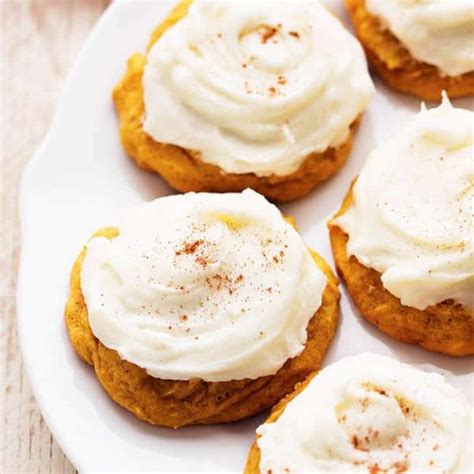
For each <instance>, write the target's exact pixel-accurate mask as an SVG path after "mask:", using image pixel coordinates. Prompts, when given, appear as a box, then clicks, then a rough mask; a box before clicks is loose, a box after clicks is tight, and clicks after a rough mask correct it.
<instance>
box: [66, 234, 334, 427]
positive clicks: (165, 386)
mask: <svg viewBox="0 0 474 474" xmlns="http://www.w3.org/2000/svg"><path fill="white" fill-rule="evenodd" d="M117 235H118V230H117V229H115V228H105V229H101V230H99V231H98V232H97V233H96V234H94V236H103V237H107V238H109V239H112V238H114V237H116V236H117ZM311 253H312V256H313V258H314V261H315V263H316V265H318V267H319V268H320V269H321V270H322V271H323V272H324V274H325V275H326V276H327V279H328V283H327V286H326V289H325V291H324V294H323V299H322V304H321V306H320V308H319V309H318V311H317V312H316V313H315V315H314V316H313V318H312V319H311V320H310V322H309V324H308V326H307V333H308V340H307V343H306V345H305V349H304V350H303V352H302V353H301V354H300V355H299V356H298V357H295V358H293V359H289V360H288V361H287V362H286V363H285V365H284V366H283V367H282V368H281V369H280V370H279V371H278V372H277V373H276V374H275V375H271V376H266V377H260V378H258V379H255V380H249V379H245V380H235V381H230V382H205V381H203V380H199V379H193V380H189V381H174V380H162V379H157V378H154V377H151V376H150V375H148V374H147V373H146V371H145V370H144V369H142V368H140V367H138V366H137V365H135V364H132V363H130V362H127V361H125V360H123V359H121V358H120V356H119V355H118V353H117V352H116V351H114V350H112V349H108V348H107V347H105V346H104V345H103V344H102V343H101V342H100V341H99V340H98V339H97V338H96V337H95V336H94V334H93V333H92V330H91V328H90V325H89V320H88V314H87V307H86V304H85V301H84V297H83V294H82V291H81V277H80V275H81V266H82V262H83V260H84V256H85V254H86V248H84V249H83V250H82V252H81V254H80V255H79V257H78V258H77V260H76V262H75V263H74V266H73V268H72V272H71V290H70V296H69V300H68V302H67V304H66V310H65V319H66V326H67V329H68V333H69V338H70V340H71V343H72V345H73V347H74V349H75V351H76V352H77V354H78V355H79V356H80V357H81V358H82V359H83V360H84V361H85V362H87V363H88V364H90V365H92V366H94V369H95V372H96V375H97V378H98V379H99V381H100V383H101V384H102V386H103V387H104V389H105V390H106V391H107V393H108V394H109V395H110V397H111V398H112V399H113V400H114V401H115V402H117V403H118V404H119V405H121V406H122V407H124V408H126V409H127V410H129V411H131V412H132V413H133V414H134V415H136V416H137V417H138V418H140V419H142V420H144V421H147V422H148V423H152V424H157V425H163V426H169V427H172V428H179V427H181V426H184V425H189V424H210V423H223V422H231V421H236V420H240V419H242V418H246V417H248V416H252V415H254V414H256V413H259V412H260V411H262V410H265V409H267V408H269V407H271V406H273V405H274V404H275V403H277V402H278V401H279V400H280V399H281V398H282V397H284V396H285V395H286V394H287V393H289V392H290V391H291V390H293V387H294V386H295V384H296V383H298V382H300V381H301V380H304V379H305V378H306V377H307V376H308V374H309V373H311V372H313V371H315V370H318V369H319V367H320V365H321V362H322V359H323V357H324V354H325V353H326V350H327V349H328V347H329V344H330V342H331V340H332V338H333V336H334V333H335V331H336V327H337V321H338V316H339V297H340V295H339V291H338V288H337V285H338V282H337V278H336V277H335V275H334V274H333V273H332V271H331V269H330V267H329V265H328V264H327V263H326V262H325V261H324V260H323V259H322V258H321V257H320V256H319V255H318V254H317V253H316V252H313V251H311Z"/></svg>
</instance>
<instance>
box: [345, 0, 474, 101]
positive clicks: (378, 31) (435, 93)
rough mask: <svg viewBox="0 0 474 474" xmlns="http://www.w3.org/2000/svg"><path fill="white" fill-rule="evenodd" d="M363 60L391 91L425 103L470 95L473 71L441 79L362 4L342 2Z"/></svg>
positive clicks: (360, 1) (354, 0)
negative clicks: (349, 18) (403, 93)
mask: <svg viewBox="0 0 474 474" xmlns="http://www.w3.org/2000/svg"><path fill="white" fill-rule="evenodd" d="M345 1H346V6H347V9H348V11H349V15H350V17H351V19H352V23H353V24H354V29H355V32H356V35H357V37H358V38H359V41H360V42H361V43H362V46H363V47H364V49H365V52H366V54H367V58H368V60H369V62H370V64H371V66H372V67H373V69H374V70H375V71H376V72H377V74H378V75H379V76H380V77H381V78H382V79H383V80H384V81H385V82H386V83H387V84H388V85H389V86H390V87H392V88H393V89H396V90H399V91H402V92H407V93H408V94H412V95H414V96H417V97H420V98H421V99H425V100H436V101H438V100H440V98H441V92H442V91H443V90H445V91H446V92H447V94H448V96H449V97H451V98H454V97H463V96H471V95H474V71H471V72H468V73H465V74H462V75H459V76H445V75H443V74H441V73H440V71H439V69H438V68H437V67H436V66H433V65H430V64H427V63H424V62H421V61H418V60H417V59H415V58H414V57H413V56H412V55H411V54H410V52H409V51H408V50H407V49H406V48H405V47H404V46H403V44H402V43H401V42H400V41H399V40H398V38H396V37H395V36H394V35H393V34H392V33H391V32H390V31H389V30H387V29H385V28H384V27H383V26H382V24H381V22H380V21H379V19H378V18H377V17H376V16H374V15H372V14H370V13H369V12H368V11H367V9H366V8H365V0H345Z"/></svg>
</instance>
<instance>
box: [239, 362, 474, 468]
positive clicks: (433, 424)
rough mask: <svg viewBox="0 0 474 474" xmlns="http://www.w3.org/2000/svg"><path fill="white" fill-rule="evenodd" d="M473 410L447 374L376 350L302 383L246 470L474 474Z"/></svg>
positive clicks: (261, 431) (260, 436)
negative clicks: (387, 355) (424, 369)
mask: <svg viewBox="0 0 474 474" xmlns="http://www.w3.org/2000/svg"><path fill="white" fill-rule="evenodd" d="M472 468H473V459H472V407H470V406H469V404H468V403H467V401H466V400H465V399H464V397H463V396H462V394H461V393H460V392H459V391H458V390H456V389H454V388H453V387H451V386H450V385H448V384H447V383H446V382H445V380H444V377H442V376H441V375H438V374H435V373H428V372H424V371H421V370H418V369H415V368H413V367H410V366H409V365H406V364H401V363H400V362H397V361H395V360H393V359H390V358H387V357H383V356H380V355H375V354H361V355H358V356H355V357H347V358H344V359H341V360H340V361H338V362H336V363H334V364H332V365H330V366H328V367H326V368H325V369H323V370H322V371H321V372H320V373H318V374H316V375H315V376H314V377H309V378H308V380H307V381H305V382H304V383H302V384H299V385H298V386H297V387H296V389H295V391H294V392H293V393H292V394H290V395H288V396H287V397H286V398H285V399H284V400H282V401H281V402H280V403H279V404H278V405H277V406H276V407H275V409H274V410H273V411H272V414H271V416H270V417H269V418H268V420H267V421H266V422H265V423H264V424H263V425H261V426H260V427H259V428H258V429H257V440H256V442H255V444H254V445H253V446H252V448H251V450H250V453H249V457H248V461H247V466H246V469H245V474H257V473H262V474H268V473H272V474H288V473H303V472H308V473H309V472H311V473H314V474H317V473H325V474H326V473H329V472H334V473H344V474H346V473H367V474H382V473H390V474H396V473H405V472H406V473H420V474H421V473H423V474H427V473H431V472H432V473H440V472H445V473H448V472H449V473H469V472H472Z"/></svg>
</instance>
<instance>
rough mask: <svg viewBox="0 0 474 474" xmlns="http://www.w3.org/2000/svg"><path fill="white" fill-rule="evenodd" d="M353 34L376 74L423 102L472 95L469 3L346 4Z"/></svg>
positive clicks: (393, 0)
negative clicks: (443, 93) (445, 96)
mask: <svg viewBox="0 0 474 474" xmlns="http://www.w3.org/2000/svg"><path fill="white" fill-rule="evenodd" d="M346 5H347V9H348V11H349V14H350V17H351V19H352V22H353V24H354V28H355V32H356V35H357V37H358V38H359V40H360V42H361V43H362V45H363V46H364V48H365V51H366V54H367V58H368V59H369V62H370V64H371V66H372V67H373V68H374V70H375V71H376V72H377V73H378V75H379V76H380V77H381V78H382V79H383V80H384V81H385V82H386V83H387V84H388V85H389V86H390V87H392V88H394V89H397V90H399V91H402V92H407V93H409V94H412V95H415V96H417V97H420V98H422V99H425V100H439V99H440V96H441V92H442V91H443V90H445V91H447V93H448V95H449V97H452V98H453V97H462V96H471V95H474V51H473V48H472V34H473V33H472V32H473V30H474V16H473V15H472V3H471V2H470V1H463V0H461V1H448V2H447V1H445V0H434V1H433V0H430V1H426V0H421V1H406V0H346Z"/></svg>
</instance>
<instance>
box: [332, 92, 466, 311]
mask: <svg viewBox="0 0 474 474" xmlns="http://www.w3.org/2000/svg"><path fill="white" fill-rule="evenodd" d="M473 124H474V113H473V112H471V111H468V110H464V109H460V108H454V107H452V105H451V104H450V103H449V100H448V99H447V97H446V95H444V98H443V103H442V104H441V105H440V106H439V107H437V108H434V109H431V110H426V109H422V111H421V112H420V113H419V114H418V115H417V116H415V117H414V119H413V120H412V121H411V122H410V123H409V124H408V125H407V126H406V128H405V129H404V130H402V131H401V132H399V133H398V134H397V135H396V136H394V137H393V138H392V139H390V140H389V141H387V142H385V143H383V144H381V145H379V146H378V147H377V148H376V149H375V150H374V151H373V152H372V153H371V154H370V155H369V158H368V160H367V162H366V164H365V165H364V167H363V169H362V171H361V173H360V175H359V177H358V179H357V182H356V183H355V185H354V187H353V190H352V195H353V202H352V205H351V206H350V208H349V209H348V210H347V211H346V212H345V214H343V215H342V216H340V217H338V218H336V219H335V220H333V221H332V222H331V225H338V226H339V227H341V228H342V229H343V230H344V232H345V233H346V234H348V236H349V240H348V243H347V251H348V254H349V255H354V256H355V257H356V258H357V260H359V262H360V263H362V264H363V265H365V266H367V267H370V268H374V269H375V270H377V271H378V272H380V273H382V277H381V279H382V283H383V286H384V287H385V288H386V289H387V290H388V291H389V292H390V293H392V294H393V295H395V296H397V297H398V298H400V300H401V302H402V304H404V305H407V306H411V307H414V308H418V309H421V310H422V309H425V308H426V307H427V306H429V305H433V304H436V303H439V302H441V301H444V300H447V299H453V300H454V301H456V302H458V303H461V304H463V305H464V306H466V307H468V308H472V307H473V306H474V301H473V299H474V296H473V295H474V250H473V236H474V217H473V210H474V148H473V137H474V125H473Z"/></svg>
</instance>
